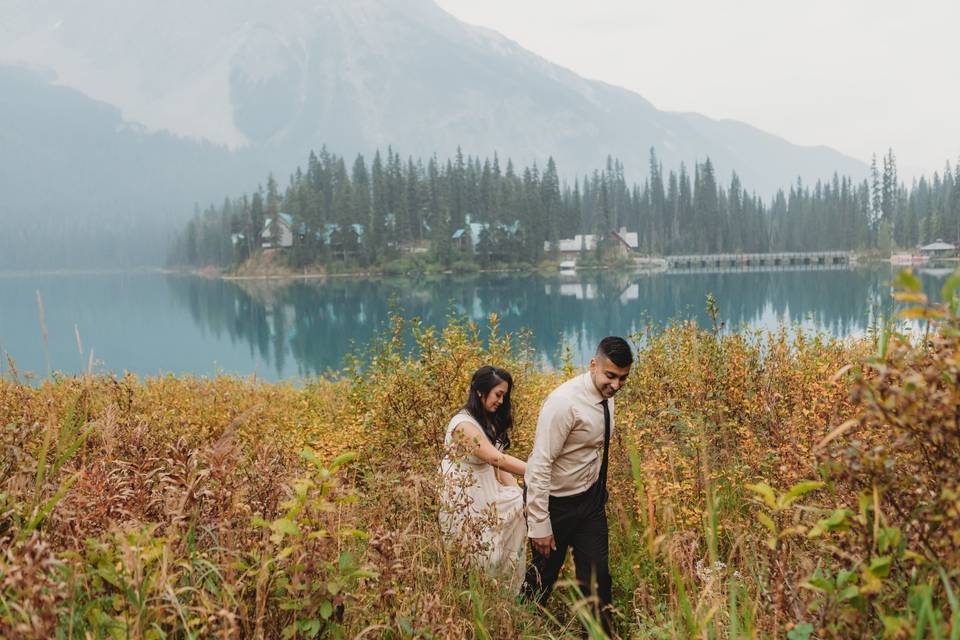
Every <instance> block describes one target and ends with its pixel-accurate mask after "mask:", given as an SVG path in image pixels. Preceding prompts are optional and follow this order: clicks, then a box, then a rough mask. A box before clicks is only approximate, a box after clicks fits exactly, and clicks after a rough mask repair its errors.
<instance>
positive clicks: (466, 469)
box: [440, 366, 527, 592]
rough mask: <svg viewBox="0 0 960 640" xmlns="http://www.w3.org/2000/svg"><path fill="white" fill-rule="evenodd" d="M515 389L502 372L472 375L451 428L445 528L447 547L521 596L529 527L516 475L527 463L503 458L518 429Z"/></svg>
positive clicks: (446, 441) (445, 472)
mask: <svg viewBox="0 0 960 640" xmlns="http://www.w3.org/2000/svg"><path fill="white" fill-rule="evenodd" d="M512 389H513V378H512V377H511V376H510V374H509V373H508V372H506V371H504V370H503V369H500V368H497V367H491V366H485V367H480V368H479V369H478V370H477V371H476V373H474V374H473V380H472V381H471V382H470V392H469V395H468V396H467V402H466V404H465V405H464V406H463V408H462V409H461V410H460V411H459V413H457V414H456V415H455V416H453V418H452V419H451V420H450V424H449V425H447V433H446V437H445V439H444V444H445V445H446V448H447V455H446V456H445V457H444V459H443V463H442V464H441V466H440V471H441V473H442V474H443V488H442V490H441V496H440V498H441V500H440V501H441V508H440V524H441V527H442V529H443V534H444V537H445V542H446V543H447V544H448V546H450V547H453V548H455V549H458V550H460V551H462V552H464V553H466V554H468V555H469V556H470V557H471V558H472V559H473V560H474V561H476V562H477V563H478V564H480V565H481V566H482V567H484V568H485V569H486V570H488V571H489V572H491V573H492V574H493V575H495V576H497V577H499V578H502V579H504V580H505V582H506V585H507V588H509V589H510V590H511V591H512V592H518V591H519V589H520V584H521V583H522V582H523V576H524V562H523V552H524V549H525V543H526V539H527V524H526V520H525V518H524V514H523V493H522V492H521V490H520V487H519V486H517V481H516V479H515V477H514V476H517V475H521V476H522V475H523V473H524V471H526V463H525V462H523V461H522V460H518V459H517V458H514V457H513V456H511V455H507V454H506V453H504V450H505V449H507V448H508V447H509V446H510V430H511V428H512V427H513V410H512V408H511V406H510V392H511V391H512Z"/></svg>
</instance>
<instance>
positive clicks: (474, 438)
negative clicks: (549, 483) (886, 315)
mask: <svg viewBox="0 0 960 640" xmlns="http://www.w3.org/2000/svg"><path fill="white" fill-rule="evenodd" d="M458 432H459V433H461V434H463V437H464V438H465V439H466V442H467V443H469V445H468V451H469V453H472V454H473V455H475V456H477V457H478V458H480V459H481V460H483V461H484V462H486V463H487V464H489V465H492V466H494V467H496V468H497V469H503V470H504V471H507V472H509V473H512V474H514V475H523V474H524V472H525V471H526V470H527V463H525V462H524V461H523V460H520V459H518V458H514V457H513V456H511V455H508V454H506V453H503V452H502V451H500V450H499V449H497V448H496V447H495V446H493V445H492V444H490V440H488V439H487V436H486V435H484V433H483V432H482V431H480V429H479V428H478V427H477V425H475V424H473V423H472V422H461V423H460V424H458V425H457V426H456V427H454V429H453V433H454V435H456V434H457V433H458ZM474 445H475V446H476V448H475V449H474V448H472V447H473V446H474Z"/></svg>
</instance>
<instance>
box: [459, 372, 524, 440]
mask: <svg viewBox="0 0 960 640" xmlns="http://www.w3.org/2000/svg"><path fill="white" fill-rule="evenodd" d="M501 382H506V383H507V392H506V393H505V394H504V395H503V403H502V404H501V405H500V408H499V409H497V410H496V412H495V413H493V414H489V413H487V410H486V409H484V408H483V400H484V398H486V397H487V394H488V393H490V390H491V389H493V388H494V387H495V386H497V385H498V384H500V383H501ZM511 391H513V376H511V375H510V373H509V372H507V371H506V370H505V369H501V368H500V367H492V366H490V365H486V366H483V367H480V368H479V369H477V370H476V371H475V372H474V374H473V379H472V380H471V381H470V391H469V393H468V394H467V402H466V404H464V405H463V408H464V409H465V410H466V411H467V413H469V414H470V415H471V416H473V417H474V419H476V421H477V422H479V423H480V426H481V427H482V428H483V432H484V433H486V434H487V437H488V438H489V439H490V442H492V443H493V444H494V446H496V445H498V444H502V445H503V449H504V450H506V449H507V448H509V447H510V429H512V428H513V407H511V406H510V392H511Z"/></svg>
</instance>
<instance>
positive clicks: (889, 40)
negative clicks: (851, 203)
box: [437, 0, 960, 177]
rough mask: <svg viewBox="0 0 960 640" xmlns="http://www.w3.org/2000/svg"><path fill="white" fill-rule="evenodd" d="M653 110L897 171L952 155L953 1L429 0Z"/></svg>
mask: <svg viewBox="0 0 960 640" xmlns="http://www.w3.org/2000/svg"><path fill="white" fill-rule="evenodd" d="M437 2H438V3H439V4H440V6H442V7H443V8H444V9H446V10H447V11H449V12H450V13H452V14H453V15H455V16H457V17H458V18H460V19H462V20H464V21H466V22H469V23H472V24H477V25H482V26H485V27H490V28H492V29H495V30H496V31H499V32H500V33H502V34H503V35H505V36H507V37H508V38H511V39H512V40H515V41H517V42H518V43H519V44H521V45H522V46H524V47H526V48H527V49H530V50H532V51H533V52H535V53H537V54H539V55H541V56H543V57H544V58H547V59H548V60H551V61H553V62H556V63H558V64H560V65H563V66H565V67H568V68H570V69H572V70H573V71H576V72H577V73H579V74H581V75H583V76H585V77H588V78H593V79H597V80H603V81H605V82H609V83H611V84H616V85H619V86H622V87H625V88H627V89H632V90H634V91H636V92H637V93H639V94H641V95H642V96H643V97H645V98H647V99H648V100H650V101H651V102H653V104H655V105H656V106H657V107H658V108H660V109H665V110H671V111H697V112H699V113H702V114H704V115H707V116H710V117H713V118H734V119H737V120H742V121H744V122H747V123H750V124H752V125H754V126H757V127H759V128H761V129H764V130H766V131H769V132H771V133H775V134H777V135H780V136H782V137H784V138H786V139H787V140H789V141H791V142H794V143H797V144H805V145H814V144H823V145H828V146H831V147H833V148H835V149H838V150H840V151H842V152H844V153H847V154H849V155H851V156H853V157H856V158H860V159H862V160H864V161H866V162H869V160H870V156H871V154H872V153H873V152H877V154H878V155H880V154H882V153H883V152H885V151H886V149H887V147H890V146H892V147H893V149H894V153H895V154H896V155H897V157H898V165H899V166H900V169H901V175H902V176H904V177H906V176H908V175H916V174H918V173H921V172H925V173H928V174H929V173H932V172H933V171H934V170H941V169H942V168H943V166H944V163H945V162H946V161H947V160H949V161H950V163H951V165H953V164H954V163H955V162H956V161H957V158H958V156H960V44H958V43H960V1H958V0H914V1H913V2H906V1H903V0H901V1H900V2H891V1H889V0H869V1H868V0H832V1H828V0H806V1H804V2H798V1H793V2H785V1H781V0H727V2H716V1H715V0H714V1H708V0H673V1H664V0H660V1H658V2H650V1H648V0H591V1H589V2H584V1H583V0H483V1H482V2H481V1H478V0H437Z"/></svg>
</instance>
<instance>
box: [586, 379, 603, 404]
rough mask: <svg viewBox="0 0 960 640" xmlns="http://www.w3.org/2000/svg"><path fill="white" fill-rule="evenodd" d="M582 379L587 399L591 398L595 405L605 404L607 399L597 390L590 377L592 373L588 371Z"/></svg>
mask: <svg viewBox="0 0 960 640" xmlns="http://www.w3.org/2000/svg"><path fill="white" fill-rule="evenodd" d="M580 378H581V379H582V381H583V389H584V391H586V393H587V397H588V398H590V400H591V401H592V402H593V403H594V404H600V403H601V402H603V401H604V399H605V398H604V397H603V394H601V393H600V392H599V391H598V390H597V385H595V384H593V378H591V377H590V372H589V371H587V372H586V373H585V374H583V375H582V376H580Z"/></svg>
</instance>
